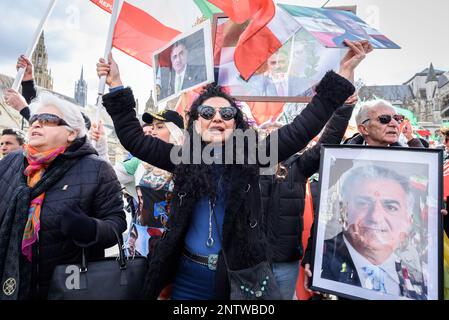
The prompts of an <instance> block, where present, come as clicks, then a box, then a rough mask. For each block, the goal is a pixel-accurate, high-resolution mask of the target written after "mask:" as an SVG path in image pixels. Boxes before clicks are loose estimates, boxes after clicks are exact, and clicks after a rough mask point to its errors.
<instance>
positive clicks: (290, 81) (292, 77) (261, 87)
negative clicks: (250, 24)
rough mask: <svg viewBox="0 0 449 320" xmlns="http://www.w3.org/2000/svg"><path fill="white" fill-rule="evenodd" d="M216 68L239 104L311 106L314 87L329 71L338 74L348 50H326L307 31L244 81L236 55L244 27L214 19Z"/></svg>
mask: <svg viewBox="0 0 449 320" xmlns="http://www.w3.org/2000/svg"><path fill="white" fill-rule="evenodd" d="M213 31H214V39H215V41H214V67H215V74H216V77H217V83H218V84H219V85H221V86H225V87H227V88H228V89H229V91H230V92H231V94H232V95H233V96H235V97H237V98H238V99H239V100H240V101H268V102H271V101H272V102H297V103H300V102H309V101H310V100H311V98H312V96H313V95H314V94H315V93H314V91H313V87H314V86H315V85H316V84H317V83H319V81H320V80H321V78H322V77H323V76H324V75H325V73H326V72H327V71H329V70H335V71H337V70H338V68H339V63H340V60H341V58H342V57H343V55H344V53H345V49H327V48H326V47H324V46H323V45H322V44H321V43H320V42H319V41H317V40H316V39H315V38H314V37H313V36H312V35H310V34H309V32H307V31H306V30H305V29H304V28H299V29H298V30H297V31H296V33H294V35H293V36H292V37H291V38H290V39H289V40H288V41H287V42H286V43H285V44H284V45H283V46H282V47H281V48H280V49H278V50H277V51H276V52H275V53H273V54H272V55H271V56H270V57H269V58H268V59H267V61H265V62H264V63H263V64H262V65H261V66H260V67H259V68H258V69H257V70H256V72H255V73H254V74H253V75H252V76H251V77H250V78H249V79H248V80H244V79H243V78H242V77H241V76H240V72H239V71H238V69H237V67H236V65H235V61H234V53H235V49H236V46H237V43H238V40H239V37H240V35H241V34H242V33H243V32H244V31H245V25H238V24H236V23H234V22H233V21H231V20H230V19H229V18H228V17H225V16H223V15H222V14H221V15H216V17H215V19H214V28H213Z"/></svg>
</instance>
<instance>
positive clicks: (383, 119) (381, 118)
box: [362, 114, 404, 124]
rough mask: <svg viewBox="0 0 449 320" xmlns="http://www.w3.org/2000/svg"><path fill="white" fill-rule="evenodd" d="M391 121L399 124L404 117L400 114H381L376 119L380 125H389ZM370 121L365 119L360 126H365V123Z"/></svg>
mask: <svg viewBox="0 0 449 320" xmlns="http://www.w3.org/2000/svg"><path fill="white" fill-rule="evenodd" d="M391 119H394V120H395V121H396V122H397V123H399V124H401V123H402V122H403V121H404V116H403V115H400V114H395V115H389V114H383V115H380V116H378V117H377V120H378V121H379V122H380V123H382V124H389V123H390V122H391ZM370 120H371V119H366V120H365V121H363V122H362V124H365V122H368V121H370Z"/></svg>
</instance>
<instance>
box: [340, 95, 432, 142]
mask: <svg viewBox="0 0 449 320" xmlns="http://www.w3.org/2000/svg"><path fill="white" fill-rule="evenodd" d="M403 121H404V116H402V115H400V114H398V113H397V112H396V110H395V108H394V107H393V106H392V105H391V104H390V103H389V102H387V101H385V100H373V101H369V102H366V103H365V104H364V105H363V106H362V107H361V108H360V111H359V113H358V114H357V116H356V123H357V129H358V131H359V133H360V135H357V136H356V137H354V138H353V139H351V140H350V141H349V142H348V144H361V145H369V146H382V147H388V146H391V147H400V146H402V145H401V144H400V143H399V136H400V134H401V128H400V124H401V123H402V122H403ZM402 133H403V134H404V136H405V137H406V138H407V145H408V146H409V147H415V148H423V147H424V146H423V145H422V143H421V141H420V140H419V139H417V138H414V137H413V131H412V128H411V126H410V124H408V123H407V124H405V125H404V128H403V132H402Z"/></svg>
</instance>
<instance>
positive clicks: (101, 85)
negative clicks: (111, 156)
mask: <svg viewBox="0 0 449 320" xmlns="http://www.w3.org/2000/svg"><path fill="white" fill-rule="evenodd" d="M121 4H122V0H114V5H113V6H112V14H111V20H110V21H109V30H108V36H107V39H106V46H105V48H104V55H103V58H104V60H105V61H106V63H108V62H109V54H110V53H111V50H112V40H113V37H114V30H115V24H116V22H117V18H118V14H119V12H120V8H121ZM105 88H106V76H102V77H101V78H100V83H99V84H98V96H97V110H96V114H95V123H96V124H97V125H98V122H99V121H100V116H101V108H102V106H103V94H104V90H105ZM92 143H93V145H94V147H95V146H96V141H92Z"/></svg>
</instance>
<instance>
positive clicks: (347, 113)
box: [297, 96, 357, 177]
mask: <svg viewBox="0 0 449 320" xmlns="http://www.w3.org/2000/svg"><path fill="white" fill-rule="evenodd" d="M353 97H354V96H352V97H351V98H349V100H351V99H355V101H352V100H351V101H347V102H346V103H345V104H344V105H343V106H342V107H340V108H338V109H337V111H335V112H334V114H333V115H332V117H331V119H330V120H329V122H328V123H327V125H326V127H325V128H324V132H323V134H322V135H321V137H320V139H319V140H318V142H317V144H316V145H314V146H313V147H312V148H310V149H307V150H306V151H304V153H303V154H302V155H301V156H300V157H299V158H298V160H297V161H299V167H300V168H301V171H302V172H303V173H304V176H306V177H310V176H311V175H313V174H314V173H315V172H317V171H318V169H319V168H320V157H321V145H323V144H340V143H341V140H342V139H343V136H344V135H345V132H346V129H347V127H348V123H349V120H350V119H351V116H352V111H353V110H354V103H355V102H356V100H357V98H356V96H355V98H353Z"/></svg>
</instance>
